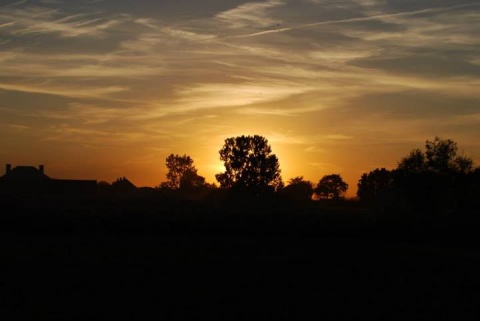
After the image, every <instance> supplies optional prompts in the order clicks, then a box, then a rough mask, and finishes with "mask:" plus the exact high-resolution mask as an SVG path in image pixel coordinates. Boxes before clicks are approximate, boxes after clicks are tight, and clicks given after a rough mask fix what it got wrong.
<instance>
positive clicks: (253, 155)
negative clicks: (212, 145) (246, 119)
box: [215, 135, 282, 193]
mask: <svg viewBox="0 0 480 321" xmlns="http://www.w3.org/2000/svg"><path fill="white" fill-rule="evenodd" d="M219 153H220V159H221V160H222V161H223V163H224V166H225V172H223V173H219V174H217V175H215V177H216V179H217V181H218V182H219V183H220V186H221V187H222V188H238V189H245V190H249V191H252V192H255V193H260V192H264V191H266V190H269V189H270V190H271V189H278V188H279V187H281V186H282V179H281V176H280V166H279V163H278V158H277V156H275V154H272V149H271V147H270V145H269V144H268V140H267V139H266V138H265V137H262V136H258V135H255V136H237V137H231V138H227V139H225V143H224V145H223V147H222V149H221V150H220V151H219Z"/></svg>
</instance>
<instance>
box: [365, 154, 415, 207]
mask: <svg viewBox="0 0 480 321" xmlns="http://www.w3.org/2000/svg"><path fill="white" fill-rule="evenodd" d="M411 155H412V154H411ZM415 167H416V166H415ZM357 187H358V189H357V196H358V198H359V199H360V201H362V202H364V203H367V204H372V203H375V202H376V203H381V204H383V203H385V202H386V201H387V199H389V198H390V196H391V195H392V193H393V191H394V190H395V180H394V172H393V171H389V170H387V169H385V168H376V169H374V170H373V171H370V172H369V173H364V174H363V175H362V177H361V178H360V180H359V181H358V184H357Z"/></svg>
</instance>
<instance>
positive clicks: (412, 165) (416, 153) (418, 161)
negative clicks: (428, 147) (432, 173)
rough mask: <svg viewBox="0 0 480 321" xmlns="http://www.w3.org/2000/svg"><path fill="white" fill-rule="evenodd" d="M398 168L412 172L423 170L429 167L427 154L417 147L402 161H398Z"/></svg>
mask: <svg viewBox="0 0 480 321" xmlns="http://www.w3.org/2000/svg"><path fill="white" fill-rule="evenodd" d="M397 168H398V169H400V170H405V171H410V172H420V171H423V170H425V169H426V168H427V162H426V158H425V154H424V153H423V152H422V151H421V150H420V149H418V148H416V149H414V150H412V151H411V152H410V154H409V155H408V156H406V157H403V158H402V159H401V160H400V162H398V166H397Z"/></svg>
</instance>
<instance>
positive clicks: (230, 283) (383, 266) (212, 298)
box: [0, 209, 480, 320]
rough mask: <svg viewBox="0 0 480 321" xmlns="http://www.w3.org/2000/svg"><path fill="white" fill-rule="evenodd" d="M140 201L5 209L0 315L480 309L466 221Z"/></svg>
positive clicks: (332, 315)
mask: <svg viewBox="0 0 480 321" xmlns="http://www.w3.org/2000/svg"><path fill="white" fill-rule="evenodd" d="M32 211H33V209H32ZM134 212H135V211H130V212H128V213H120V214H119V213H109V214H108V215H100V214H99V213H97V212H91V213H87V214H85V213H73V214H72V213H64V212H63V211H62V210H58V211H51V212H50V213H49V214H48V215H46V214H41V213H33V212H27V213H25V212H23V213H21V214H20V213H14V212H12V211H11V212H10V213H9V214H8V215H6V216H4V217H3V218H2V220H1V226H0V251H1V262H0V264H1V266H2V274H1V279H0V280H1V285H0V286H1V292H2V297H1V301H0V304H1V308H0V314H1V315H0V319H2V320H5V319H48V320H54V319H61V320H70V319H82V320H91V319H104V320H105V319H134V320H139V319H145V318H151V319H164V320H177V319H189V320H190V319H206V320H211V319H224V320H234V319H235V320H248V319H259V320H265V319H275V320H278V319H290V320H300V319H315V320H320V319H364V320H366V319H383V320H397V319H398V320H400V319H401V320H405V319H410V320H411V319H437V320H442V319H449V320H460V319H478V316H479V314H478V309H479V306H480V305H479V303H480V269H479V267H480V264H479V263H478V262H479V260H478V259H479V258H480V251H479V249H478V248H477V246H476V245H475V244H476V243H475V237H474V233H473V234H472V233H471V232H469V234H468V235H467V234H465V235H462V233H461V232H460V231H459V229H458V228H457V229H455V230H453V229H449V228H448V226H445V225H444V226H442V227H441V228H437V229H435V230H434V231H433V230H431V229H427V230H426V229H425V228H419V227H416V228H411V227H410V228H409V227H405V228H399V227H392V225H391V224H386V223H382V222H381V221H380V222H379V221H378V220H376V219H374V218H373V217H372V216H371V214H370V213H368V212H364V211H360V210H353V209H340V210H335V211H333V210H324V211H316V212H315V213H310V212H301V211H300V212H299V213H295V212H294V211H293V210H288V211H287V210H286V211H283V212H282V211H280V212H279V213H275V212H268V213H267V214H265V213H263V214H262V213H260V214H258V215H256V214H255V213H250V214H244V213H240V212H238V213H236V214H231V215H223V214H222V213H221V211H218V212H215V213H210V214H209V215H206V216H205V217H202V215H201V214H202V213H191V212H189V211H186V212H183V213H174V214H172V215H168V214H166V215H164V216H161V215H157V214H155V213H150V212H149V213H146V212H142V214H141V215H135V213H134ZM42 213H43V212H42ZM342 215H343V216H342Z"/></svg>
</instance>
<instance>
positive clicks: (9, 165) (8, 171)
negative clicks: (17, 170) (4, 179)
mask: <svg viewBox="0 0 480 321" xmlns="http://www.w3.org/2000/svg"><path fill="white" fill-rule="evenodd" d="M11 170H12V164H7V166H6V169H5V172H6V173H7V174H8V173H10V171H11Z"/></svg>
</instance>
